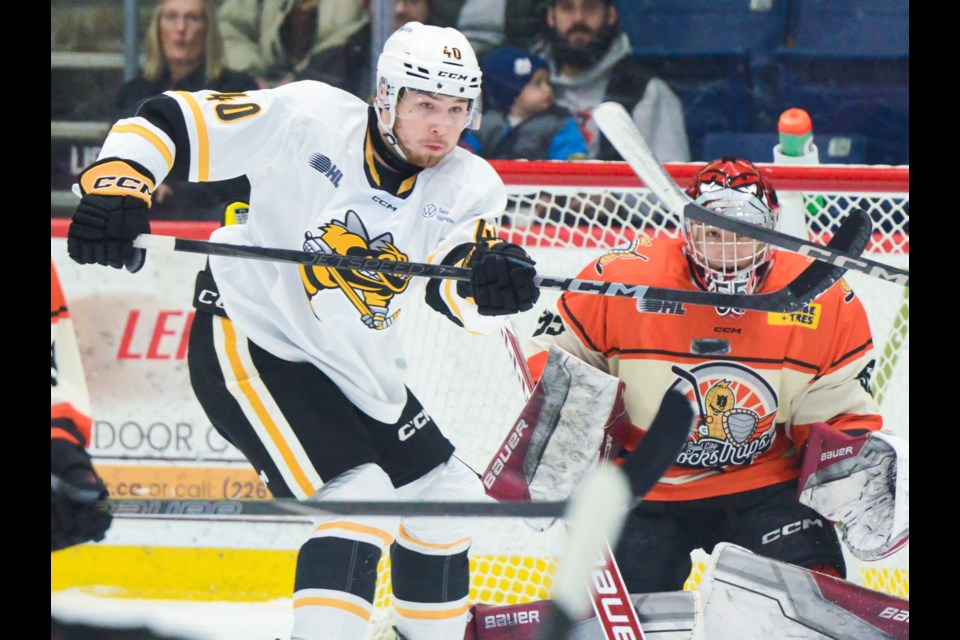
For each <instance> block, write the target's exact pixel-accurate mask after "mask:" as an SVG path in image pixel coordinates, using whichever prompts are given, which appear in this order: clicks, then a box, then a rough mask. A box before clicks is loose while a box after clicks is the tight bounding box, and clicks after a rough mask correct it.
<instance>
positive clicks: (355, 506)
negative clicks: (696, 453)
mask: <svg viewBox="0 0 960 640" xmlns="http://www.w3.org/2000/svg"><path fill="white" fill-rule="evenodd" d="M688 404H689V403H688ZM691 411H692V409H691ZM661 412H663V407H661ZM668 420H669V421H670V422H671V423H672V422H676V418H675V417H672V416H667V417H666V418H664V419H661V418H660V414H659V413H658V414H657V417H656V418H654V421H653V424H654V425H661V426H658V427H657V430H655V429H654V427H653V425H651V427H650V430H649V431H648V433H647V435H646V436H645V437H644V438H643V440H641V441H640V445H638V446H637V448H636V449H635V450H634V451H633V452H632V453H631V454H630V455H629V456H628V457H627V460H626V462H625V463H624V465H623V466H624V470H625V471H628V476H630V483H631V487H632V489H633V493H634V495H642V494H644V493H646V492H647V491H649V489H650V487H652V486H653V484H654V483H656V481H657V480H659V479H660V476H662V475H663V472H664V471H665V470H666V469H667V467H668V466H669V464H670V463H671V462H672V460H673V458H674V457H676V452H677V451H679V449H680V446H682V444H683V440H682V439H681V440H679V441H678V442H677V445H676V451H674V452H673V454H674V455H672V456H671V455H669V454H670V451H665V450H664V447H665V446H666V445H664V444H657V439H656V438H654V439H651V438H650V435H651V433H657V432H659V430H662V425H663V424H664V423H665V422H667V421H668ZM671 426H672V425H671V424H669V423H668V424H667V429H666V430H667V431H670V428H671ZM679 430H680V429H679V427H676V428H675V431H679ZM687 432H689V427H688V429H687ZM685 438H686V436H685V435H684V439H685ZM648 440H650V443H648V442H647V441H648ZM660 458H664V459H663V460H661V459H660ZM631 460H635V461H634V462H631ZM662 465H666V466H662ZM661 467H662V470H660V471H659V472H658V469H660V468H661ZM652 476H655V477H652ZM651 477H652V479H651ZM105 504H106V506H107V508H108V509H109V510H110V512H111V513H112V514H114V515H115V516H119V517H149V518H184V517H186V518H205V519H216V520H219V519H249V518H260V517H278V516H311V515H318V514H339V515H391V516H446V515H456V516H474V517H484V518H520V517H531V518H559V517H560V516H562V515H563V514H564V513H565V512H566V509H567V508H568V507H569V503H568V501H566V500H559V501H552V502H529V501H525V500H524V501H521V500H518V501H516V502H495V501H493V500H491V501H490V502H402V501H398V500H390V501H364V502H354V501H350V502H348V501H329V502H322V503H320V502H300V501H298V500H295V499H293V498H274V499H272V500H246V499H243V500H227V499H222V500H192V499H176V498H157V499H151V498H111V499H110V500H107V501H105Z"/></svg>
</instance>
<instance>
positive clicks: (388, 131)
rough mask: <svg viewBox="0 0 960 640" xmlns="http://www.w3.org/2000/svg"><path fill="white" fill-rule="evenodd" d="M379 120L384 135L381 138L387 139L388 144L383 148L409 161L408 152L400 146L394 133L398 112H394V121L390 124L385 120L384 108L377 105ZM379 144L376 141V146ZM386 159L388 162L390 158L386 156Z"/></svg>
mask: <svg viewBox="0 0 960 640" xmlns="http://www.w3.org/2000/svg"><path fill="white" fill-rule="evenodd" d="M377 122H379V123H380V127H382V133H383V136H382V137H381V138H380V139H381V140H385V141H386V143H387V144H386V145H384V147H383V148H384V149H386V150H388V151H390V152H392V153H394V154H396V156H397V157H398V158H399V159H400V160H403V161H404V162H408V160H407V154H405V153H404V152H403V149H401V148H400V141H399V140H397V136H396V135H394V133H393V126H394V124H396V122H397V116H396V114H393V117H392V122H390V123H389V124H388V123H387V122H386V120H384V117H383V110H382V109H380V108H379V107H377ZM377 146H378V145H377V144H376V143H374V147H377ZM378 150H379V149H378ZM384 161H385V162H388V161H389V160H388V159H386V158H384Z"/></svg>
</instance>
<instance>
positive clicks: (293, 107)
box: [100, 81, 506, 422]
mask: <svg viewBox="0 0 960 640" xmlns="http://www.w3.org/2000/svg"><path fill="white" fill-rule="evenodd" d="M165 95H166V96H170V97H172V98H173V99H174V100H175V101H176V104H177V105H178V106H179V112H180V115H182V118H183V122H182V123H181V122H176V123H173V125H172V126H169V125H166V126H164V127H162V128H161V127H158V126H155V125H154V124H153V123H152V122H151V121H150V120H148V119H146V118H144V117H140V116H138V117H135V118H130V119H125V120H120V121H119V122H117V123H116V124H115V125H114V127H113V128H112V129H111V132H110V134H109V136H108V137H107V140H106V141H105V143H104V145H103V149H102V151H101V155H100V157H101V158H106V157H120V158H125V159H132V160H136V161H137V162H139V163H140V164H142V165H144V166H145V167H146V168H147V169H149V170H150V171H151V172H152V173H153V174H154V177H155V178H156V179H157V182H158V183H159V182H161V181H162V180H163V178H164V177H165V176H167V175H168V173H169V172H170V171H171V169H172V168H173V167H174V163H175V162H176V163H177V165H178V166H180V167H184V166H185V165H184V156H183V154H184V153H187V154H188V157H189V167H188V169H187V177H188V179H189V180H191V181H201V182H202V181H208V180H224V179H228V178H233V177H236V176H239V175H243V174H246V175H247V177H248V178H249V180H250V185H251V197H250V211H249V215H248V219H247V222H246V223H245V224H243V225H232V226H227V227H222V228H220V229H217V230H216V231H214V233H213V234H212V236H211V239H212V240H215V241H218V242H228V243H233V244H243V245H253V246H264V247H278V248H286V249H296V250H305V251H323V252H334V253H339V254H350V255H363V256H366V257H371V258H377V259H390V260H401V261H411V262H431V263H437V262H440V261H442V260H443V259H444V257H445V256H446V255H447V253H448V252H449V251H450V250H451V249H453V248H455V247H457V246H458V245H463V244H464V243H472V242H475V241H477V240H479V239H481V238H489V237H493V236H495V235H496V230H495V228H494V227H493V224H492V223H493V221H494V220H495V219H496V217H497V216H499V214H500V213H501V212H502V211H503V209H504V207H505V206H506V193H505V190H504V186H503V182H502V181H501V180H500V178H499V176H498V175H497V174H496V172H495V171H494V170H493V168H492V167H491V166H490V165H489V164H488V163H487V162H486V161H485V160H483V159H481V158H479V157H477V156H475V155H473V154H471V153H469V152H467V151H466V150H464V149H461V148H455V149H454V150H453V151H452V152H451V153H450V154H449V155H448V156H446V157H445V158H444V159H443V160H442V161H440V162H439V163H438V164H437V165H436V166H435V167H432V168H429V169H424V170H423V171H421V172H420V173H418V174H416V175H414V176H412V177H411V178H410V179H409V181H408V182H409V184H408V183H407V182H405V183H403V185H402V186H401V188H400V189H398V190H397V195H394V194H393V193H392V192H391V191H389V190H384V189H382V188H380V187H379V184H380V179H379V178H380V176H378V175H377V168H376V165H375V164H374V162H373V146H372V144H373V143H372V141H371V140H370V139H369V136H368V122H369V120H368V118H369V117H370V111H369V107H368V105H367V104H366V103H364V102H362V101H361V100H359V99H357V98H355V97H354V96H352V95H350V94H348V93H346V92H344V91H341V90H339V89H336V88H334V87H331V86H329V85H326V84H322V83H319V82H312V81H304V82H296V83H292V84H288V85H284V86H281V87H278V88H276V89H270V90H263V91H250V92H248V93H239V94H236V93H235V94H220V93H216V92H213V91H199V92H195V93H187V92H167V94H165ZM141 113H142V111H141ZM171 132H172V135H171ZM454 255H458V254H454ZM457 262H458V261H457V260H454V261H453V263H454V264H456V263H457ZM210 266H211V269H212V271H213V274H214V278H215V279H216V282H217V286H218V288H219V290H220V294H221V299H222V301H223V303H224V307H225V309H226V311H227V314H228V315H229V316H230V318H231V319H232V320H233V322H234V324H235V325H236V326H237V328H238V329H239V330H240V331H241V332H243V333H244V334H245V335H246V336H247V337H248V338H250V339H251V340H252V341H253V342H255V343H256V344H257V345H259V346H260V347H262V348H264V349H266V350H267V351H269V352H270V353H272V354H274V355H275V356H277V357H279V358H283V359H285V360H290V361H296V362H309V363H312V364H314V365H315V366H316V367H318V368H319V369H320V370H321V371H323V372H324V373H325V374H326V375H327V376H329V377H330V378H331V379H332V380H333V381H334V382H335V383H336V384H337V385H338V386H339V387H340V389H341V390H343V392H344V393H345V394H346V395H347V397H348V398H349V399H350V400H351V401H352V402H353V403H354V404H355V405H356V406H357V407H359V408H360V409H361V410H362V411H364V412H365V413H367V414H368V415H370V416H371V417H373V418H375V419H377V420H380V421H383V422H394V421H396V420H397V419H398V418H399V415H400V411H401V409H402V407H403V406H404V403H405V401H406V390H405V387H404V381H403V378H404V373H405V367H406V364H405V355H404V353H403V349H402V346H401V344H400V341H399V335H398V334H397V333H396V323H395V321H396V320H397V319H398V318H399V317H401V316H402V315H403V314H402V312H401V310H402V307H403V305H404V304H405V303H406V302H408V301H410V300H411V299H413V297H414V296H420V295H424V287H425V285H426V283H427V282H428V281H427V280H426V279H424V278H409V277H398V276H389V275H384V274H377V273H369V272H358V271H337V270H333V269H329V268H326V267H302V266H298V265H294V264H282V263H277V262H267V261H263V260H248V259H239V258H227V257H220V256H212V257H211V258H210ZM438 292H439V296H434V297H435V298H440V299H442V303H443V304H444V305H445V306H446V309H445V313H448V314H449V315H450V316H451V317H453V318H456V321H458V322H459V323H460V324H462V325H463V326H464V327H465V328H467V329H468V330H471V331H474V332H477V333H481V334H488V333H491V332H494V331H496V330H497V329H498V328H499V327H500V326H501V325H502V320H501V319H500V318H495V317H485V316H480V315H479V314H478V313H477V312H476V306H475V305H474V304H473V303H472V302H468V301H467V300H465V299H463V298H460V297H459V296H457V294H456V283H455V282H453V281H450V280H447V281H443V282H441V283H440V286H439V290H438ZM434 306H436V305H434ZM371 318H376V319H377V322H371Z"/></svg>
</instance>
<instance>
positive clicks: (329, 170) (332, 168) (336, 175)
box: [307, 153, 343, 189]
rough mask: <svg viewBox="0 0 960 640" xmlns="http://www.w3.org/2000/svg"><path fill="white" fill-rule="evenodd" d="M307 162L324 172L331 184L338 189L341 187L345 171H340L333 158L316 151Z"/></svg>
mask: <svg viewBox="0 0 960 640" xmlns="http://www.w3.org/2000/svg"><path fill="white" fill-rule="evenodd" d="M307 162H308V163H309V164H310V166H311V167H313V168H314V169H316V170H317V171H319V172H320V173H322V174H323V176H324V177H325V178H326V179H327V180H329V181H330V184H332V185H333V186H334V187H336V188H338V189H339V188H340V180H341V179H342V178H343V171H340V169H338V168H337V165H335V164H333V160H331V159H330V158H328V157H327V156H325V155H323V154H322V153H314V154H312V155H311V156H310V159H309V160H308V161H307Z"/></svg>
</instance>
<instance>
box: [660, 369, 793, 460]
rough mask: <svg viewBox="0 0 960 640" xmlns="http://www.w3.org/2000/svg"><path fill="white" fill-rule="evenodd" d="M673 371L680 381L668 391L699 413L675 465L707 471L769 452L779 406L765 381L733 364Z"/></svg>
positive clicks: (771, 389)
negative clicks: (681, 396)
mask: <svg viewBox="0 0 960 640" xmlns="http://www.w3.org/2000/svg"><path fill="white" fill-rule="evenodd" d="M672 370H673V372H674V373H675V374H677V376H678V378H677V380H676V381H675V382H674V383H673V385H671V388H672V389H674V388H675V389H678V390H679V391H681V392H683V393H684V394H686V396H687V397H688V398H689V399H690V400H691V401H692V402H693V403H694V406H696V407H697V410H698V412H699V413H700V418H699V420H698V423H697V427H696V428H695V429H694V430H693V432H692V434H691V438H690V439H689V440H688V441H687V442H686V443H685V444H684V445H683V449H682V450H681V452H680V455H678V456H677V464H678V465H680V466H683V467H690V468H706V469H710V468H716V467H723V466H728V465H746V464H750V463H751V462H752V461H753V460H754V459H755V458H757V457H758V456H760V455H762V454H763V453H765V452H766V451H768V450H769V449H770V447H771V446H772V445H773V441H774V438H775V437H776V428H775V425H774V420H775V418H776V416H777V405H778V401H777V394H776V392H775V391H774V389H773V388H772V387H771V386H770V384H769V383H768V382H767V381H766V380H765V379H764V378H763V377H761V376H760V375H758V374H757V373H756V372H754V371H753V370H752V369H750V368H748V367H745V366H743V365H740V364H737V363H732V362H710V363H707V364H702V365H699V366H696V367H694V368H693V369H691V370H690V371H687V370H685V369H682V368H680V367H676V366H675V367H673V369H672Z"/></svg>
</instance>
